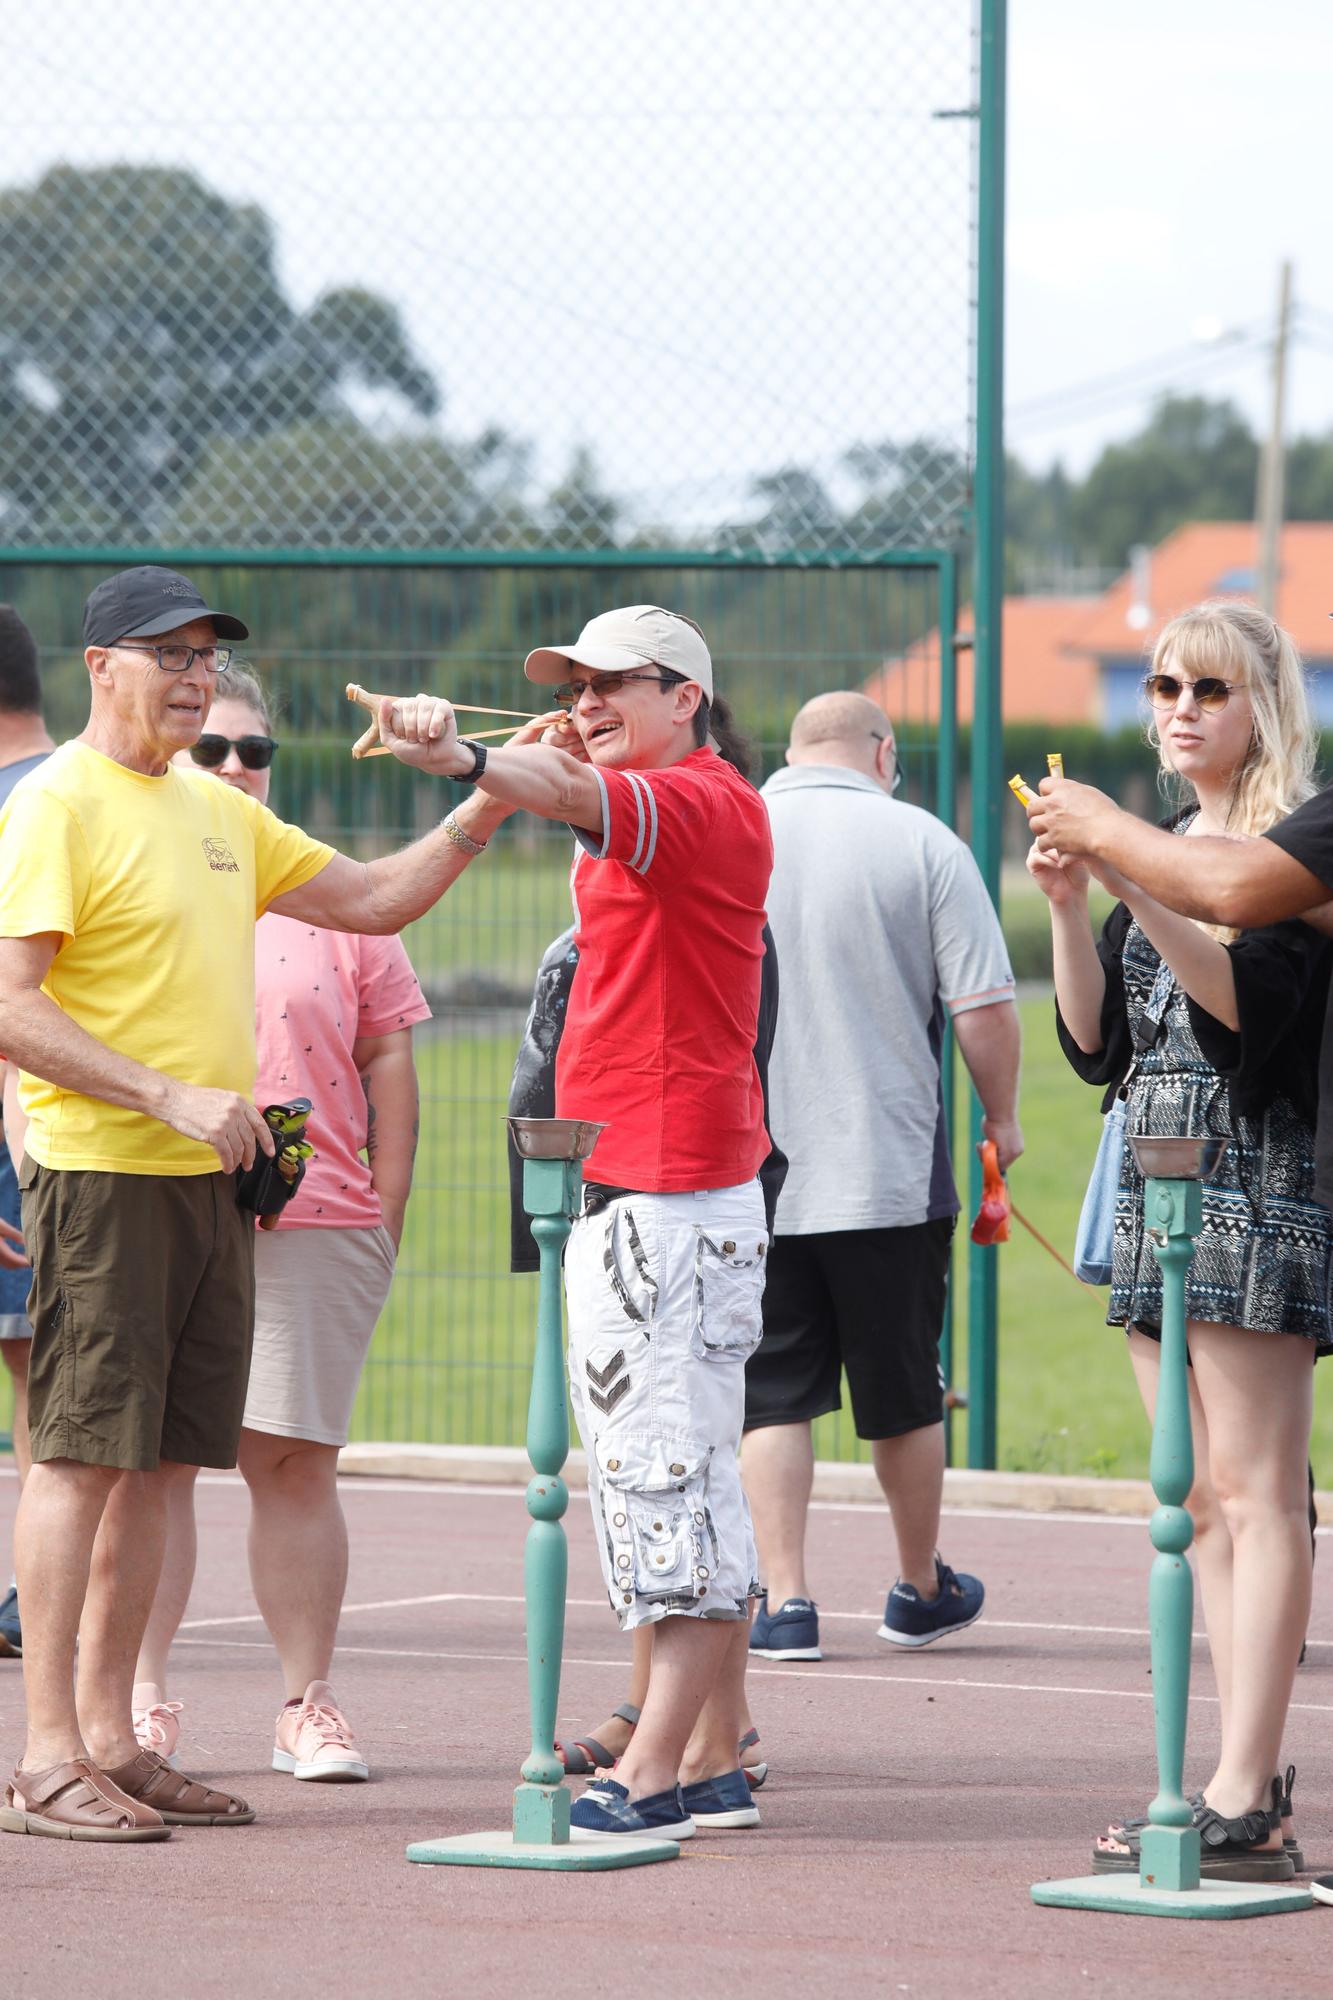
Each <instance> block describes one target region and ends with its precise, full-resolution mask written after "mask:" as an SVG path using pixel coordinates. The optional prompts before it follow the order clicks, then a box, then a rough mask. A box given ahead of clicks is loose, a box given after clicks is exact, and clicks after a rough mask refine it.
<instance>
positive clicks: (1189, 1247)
mask: <svg viewBox="0 0 1333 2000" xmlns="http://www.w3.org/2000/svg"><path fill="white" fill-rule="evenodd" d="M1143 1219H1144V1224H1145V1227H1146V1229H1147V1232H1148V1237H1149V1240H1150V1242H1151V1243H1152V1247H1153V1254H1154V1256H1155V1257H1156V1259H1157V1261H1158V1263H1159V1264H1160V1265H1161V1267H1162V1357H1161V1367H1160V1370H1159V1374H1158V1380H1157V1407H1156V1415H1155V1417H1154V1421H1153V1431H1152V1456H1151V1458H1150V1460H1149V1476H1150V1478H1151V1480H1152V1490H1153V1492H1154V1494H1155V1495H1156V1497H1157V1502H1158V1505H1157V1509H1156V1512H1155V1513H1154V1514H1153V1517H1152V1522H1151V1526H1150V1529H1149V1532H1150V1534H1151V1535H1152V1544H1153V1547H1154V1548H1155V1549H1156V1551H1157V1554H1156V1555H1155V1556H1154V1557H1153V1565H1152V1573H1151V1576H1150V1577H1149V1581H1148V1627H1149V1632H1150V1635H1151V1646H1152V1699H1153V1719H1154V1721H1155V1723H1156V1728H1157V1796H1156V1798H1155V1799H1154V1800H1153V1802H1152V1804H1151V1805H1150V1806H1149V1808H1148V1820H1149V1824H1148V1825H1147V1826H1146V1827H1145V1828H1144V1830H1143V1839H1142V1847H1141V1850H1140V1862H1139V1881H1140V1882H1141V1883H1142V1885H1143V1886H1144V1888H1157V1889H1197V1888H1198V1886H1199V1835H1198V1832H1197V1831H1196V1829H1195V1828H1194V1827H1193V1826H1192V1825H1191V1824H1190V1806H1189V1801H1188V1799H1187V1798H1186V1797H1185V1785H1184V1771H1185V1729H1186V1724H1187V1722H1188V1717H1189V1699H1190V1641H1191V1637H1192V1634H1193V1630H1194V1576H1193V1572H1192V1571H1191V1569H1190V1566H1189V1562H1188V1560H1187V1559H1186V1555H1185V1551H1186V1550H1187V1549H1188V1547H1189V1545H1190V1543H1191V1542H1192V1541H1193V1539H1194V1523H1193V1521H1192V1520H1191V1519H1190V1516H1189V1510H1188V1508H1187V1507H1186V1505H1185V1501H1186V1498H1187V1497H1188V1494H1189V1490H1190V1487H1191V1486H1192V1485H1193V1484H1194V1444H1193V1439H1192V1438H1191V1436H1190V1403H1189V1373H1188V1358H1187V1354H1186V1346H1185V1273H1186V1271H1187V1270H1188V1269H1189V1264H1190V1259H1191V1258H1192V1257H1193V1255H1194V1239H1195V1237H1196V1236H1197V1235H1198V1233H1199V1230H1200V1229H1201V1227H1202V1226H1203V1189H1202V1187H1201V1185H1200V1183H1199V1182H1198V1181H1196V1180H1189V1181H1180V1180H1149V1181H1148V1182H1147V1183H1146V1184H1145V1186H1144V1190H1143Z"/></svg>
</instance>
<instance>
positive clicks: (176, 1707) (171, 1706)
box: [130, 1681, 185, 1771]
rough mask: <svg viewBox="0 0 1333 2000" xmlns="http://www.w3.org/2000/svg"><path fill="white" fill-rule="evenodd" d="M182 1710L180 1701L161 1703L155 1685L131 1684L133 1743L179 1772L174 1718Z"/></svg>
mask: <svg viewBox="0 0 1333 2000" xmlns="http://www.w3.org/2000/svg"><path fill="white" fill-rule="evenodd" d="M184 1706H185V1704H184V1702H180V1701H163V1699H162V1690H161V1688H160V1687H159V1686H158V1685H157V1682H156V1681H136V1682H135V1683H134V1693H133V1694H132V1695H131V1696H130V1709H131V1712H132V1714H133V1717H134V1740H135V1742H136V1743H137V1744H138V1746H139V1748H140V1749H141V1750H156V1752H157V1754H158V1756H159V1757H162V1758H165V1760H166V1762H167V1763H168V1764H170V1766H171V1768H172V1770H173V1771H177V1770H179V1769H180V1760H179V1758H178V1757H177V1755H176V1745H177V1743H178V1742H179V1741H180V1733H181V1726H180V1724H179V1722H178V1721H177V1720H176V1717H177V1716H178V1715H179V1714H180V1712H181V1710H182V1708H183V1707H184Z"/></svg>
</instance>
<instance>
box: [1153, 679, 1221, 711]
mask: <svg viewBox="0 0 1333 2000" xmlns="http://www.w3.org/2000/svg"><path fill="white" fill-rule="evenodd" d="M1186 688H1188V689H1189V691H1190V693H1191V695H1193V697H1194V700H1195V703H1196V705H1197V706H1198V707H1199V708H1201V709H1203V711H1204V713H1205V714H1206V715H1216V713H1217V711H1218V709H1219V708H1225V707H1226V705H1227V703H1228V702H1229V701H1230V699H1231V697H1232V695H1233V694H1239V693H1240V692H1241V688H1240V685H1239V683H1238V682H1236V681H1220V680H1216V679H1214V678H1213V676H1212V675H1206V676H1205V677H1204V679H1203V680H1201V681H1183V680H1181V679H1180V678H1179V676H1178V675H1176V674H1149V675H1148V676H1147V678H1146V680H1145V681H1144V683H1143V692H1144V693H1145V694H1146V695H1147V697H1148V699H1149V701H1150V702H1151V703H1152V705H1153V707H1154V708H1174V707H1175V705H1176V703H1177V702H1178V701H1179V700H1180V697H1181V695H1182V694H1183V693H1184V691H1185V689H1186Z"/></svg>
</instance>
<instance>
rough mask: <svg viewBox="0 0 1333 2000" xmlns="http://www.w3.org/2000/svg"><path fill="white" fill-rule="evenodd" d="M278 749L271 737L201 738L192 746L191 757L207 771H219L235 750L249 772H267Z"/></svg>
mask: <svg viewBox="0 0 1333 2000" xmlns="http://www.w3.org/2000/svg"><path fill="white" fill-rule="evenodd" d="M277 747H278V746H277V744H276V743H275V742H274V740H273V738H272V737H271V736H201V737H200V738H199V741H198V742H197V743H194V744H192V745H191V746H190V755H191V756H192V757H193V758H194V761H195V763H196V764H202V765H203V767H204V769H205V770H206V771H218V770H221V768H222V766H223V765H224V764H225V763H226V761H227V752H228V751H229V750H234V751H235V752H236V755H237V756H238V757H239V758H240V760H241V763H242V764H243V765H244V766H245V769H246V770H247V771H267V769H268V767H269V765H270V764H271V763H272V762H273V752H274V751H275V750H276V749H277Z"/></svg>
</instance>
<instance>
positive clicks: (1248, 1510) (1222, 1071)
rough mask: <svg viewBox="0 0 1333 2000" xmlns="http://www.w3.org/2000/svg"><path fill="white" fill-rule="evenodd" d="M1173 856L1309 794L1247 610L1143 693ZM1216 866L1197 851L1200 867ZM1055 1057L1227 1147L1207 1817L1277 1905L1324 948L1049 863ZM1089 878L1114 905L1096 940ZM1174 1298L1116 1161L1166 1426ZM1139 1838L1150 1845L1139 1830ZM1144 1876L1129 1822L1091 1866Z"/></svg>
mask: <svg viewBox="0 0 1333 2000" xmlns="http://www.w3.org/2000/svg"><path fill="white" fill-rule="evenodd" d="M1144 694H1145V699H1146V703H1147V706H1148V712H1149V717H1150V722H1149V731H1148V736H1149V741H1150V743H1151V744H1152V745H1153V746H1154V748H1155V749H1156V750H1157V753H1158V759H1159V763H1160V767H1161V775H1162V779H1163V781H1164V785H1165V788H1166V789H1168V790H1170V791H1172V792H1173V793H1174V794H1175V800H1176V805H1177V810H1176V812H1175V813H1174V814H1173V816H1172V817H1171V819H1170V820H1169V821H1167V822H1166V824H1167V825H1168V826H1169V828H1170V830H1171V831H1172V833H1173V834H1174V835H1175V837H1176V838H1178V839H1179V840H1182V841H1191V840H1194V839H1198V838H1205V839H1207V838H1208V837H1209V836H1212V837H1214V838H1215V837H1217V836H1219V835H1220V836H1230V837H1235V836H1254V835H1258V834H1262V833H1263V832H1265V831H1266V830H1267V829H1268V828H1270V827H1272V826H1273V825H1274V824H1275V823H1276V822H1277V821H1279V820H1281V819H1283V818H1285V817H1286V815H1287V814H1288V813H1290V812H1292V811H1294V810H1295V809H1296V807H1298V806H1299V805H1301V804H1302V803H1303V802H1304V801H1305V800H1306V799H1307V798H1309V797H1310V796H1311V794H1312V793H1313V791H1314V783H1313V776H1312V773H1313V767H1314V757H1315V747H1316V737H1315V730H1314V725H1313V722H1312V719H1311V715H1310V709H1309V703H1308V700H1307V697H1306V690H1305V679H1304V674H1303V671H1302V668H1301V662H1300V658H1299V655H1298V654H1297V651H1296V648H1295V646H1294V645H1293V643H1292V641H1291V638H1290V637H1289V635H1288V634H1287V633H1286V632H1284V631H1283V630H1282V629H1281V627H1279V626H1278V625H1276V624H1275V623H1274V622H1273V620H1272V619H1271V618H1269V617H1268V615H1267V614H1266V613H1265V612H1262V611H1260V610H1258V609H1256V608H1255V607H1254V606H1252V605H1247V604H1243V603H1240V602H1237V601H1232V600H1223V601H1215V602H1209V603H1205V604H1201V605H1198V606H1196V607H1195V608H1194V609H1192V610H1190V611H1186V612H1184V613H1182V614H1181V615H1180V616H1179V617H1177V618H1174V619H1172V620H1171V622H1170V623H1169V624H1168V625H1167V626H1166V627H1165V628H1164V630H1163V631H1162V634H1161V636H1160V638H1159V639H1158V641H1157V644H1156V646H1155V648H1154V650H1153V656H1152V662H1151V667H1150V670H1149V672H1148V674H1147V676H1146V678H1145V682H1144ZM1205 851H1206V850H1202V849H1201V850H1200V852H1201V854H1202V853H1203V852H1205ZM1028 869H1029V871H1030V873H1031V874H1032V876H1033V878H1034V880H1035V881H1036V882H1037V883H1038V884H1039V886H1040V887H1041V889H1042V890H1043V891H1044V893H1045V894H1046V896H1047V898H1048V900H1049V903H1050V909H1051V924H1052V932H1053V944H1054V963H1055V991H1056V1003H1057V1026H1058V1030H1059V1035H1060V1041H1061V1045H1062V1047H1063V1048H1064V1051H1065V1054H1066V1056H1067V1057H1068V1058H1069V1061H1070V1063H1071V1064H1072V1066H1073V1068H1074V1069H1075V1071H1076V1072H1077V1073H1078V1075H1079V1076H1081V1077H1082V1078H1083V1079H1084V1080H1085V1082H1088V1083H1092V1084H1098V1085H1101V1086H1102V1087H1103V1088H1104V1090H1105V1093H1106V1095H1105V1097H1104V1099H1103V1107H1104V1108H1106V1107H1108V1106H1109V1105H1110V1103H1111V1102H1112V1100H1113V1099H1114V1098H1115V1097H1116V1095H1117V1094H1118V1093H1123V1094H1124V1096H1125V1097H1126V1100H1127V1102H1126V1112H1127V1118H1126V1129H1127V1130H1128V1131H1131V1132H1152V1133H1157V1134H1162V1135H1179V1136H1191V1137H1201V1136H1205V1135H1214V1136H1222V1137H1226V1138H1227V1139H1228V1140H1229V1141H1230V1144H1229V1146H1228V1149H1227V1152H1226V1154H1225V1156H1224V1159H1223V1162H1222V1166H1221V1169H1220V1171H1219V1173H1218V1175H1217V1177H1216V1178H1215V1179H1214V1180H1213V1181H1211V1182H1207V1183H1205V1185H1204V1188H1203V1227H1202V1231H1201V1234H1200V1236H1199V1239H1198V1245H1197V1249H1196V1252H1195V1257H1194V1262H1193V1264H1192V1266H1191V1269H1190V1272H1189V1277H1188V1283H1187V1288H1186V1300H1185V1309H1186V1318H1187V1322H1188V1327H1187V1332H1188V1340H1189V1353H1190V1362H1191V1371H1190V1403H1191V1418H1192V1423H1193V1430H1194V1449H1195V1465H1196V1476H1195V1484H1194V1489H1193V1492H1192V1493H1191V1495H1190V1500H1189V1506H1190V1511H1191V1513H1192V1514H1193V1516H1194V1523H1195V1548H1196V1551H1197V1558H1198V1570H1199V1580H1200V1586H1201V1594H1202V1599H1203V1610H1204V1619H1205V1623H1206V1625H1207V1628H1208V1638H1209V1645H1210V1647H1211V1650H1212V1657H1213V1667H1214V1672H1215V1674H1216V1678H1217V1688H1218V1695H1219V1699H1220V1705H1221V1721H1222V1742H1221V1754H1220V1757H1219V1759H1218V1763H1217V1767H1216V1769H1215V1771H1214V1772H1213V1775H1212V1776H1211V1778H1210V1779H1209V1780H1208V1782H1207V1784H1206V1785H1205V1786H1204V1788H1203V1790H1202V1792H1201V1793H1199V1794H1196V1798H1195V1819H1196V1824H1198V1825H1199V1826H1200V1830H1201V1832H1202V1833H1203V1835H1204V1861H1203V1872H1204V1874H1205V1875H1206V1876H1207V1875H1212V1876H1220V1877H1226V1878H1228V1879H1232V1880H1254V1881H1275V1880H1283V1879H1286V1878H1288V1877H1290V1876H1291V1874H1292V1873H1293V1872H1294V1869H1295V1868H1296V1867H1298V1866H1300V1865H1301V1857H1300V1854H1299V1849H1298V1848H1297V1846H1296V1842H1295V1835H1294V1831H1293V1827H1292V1820H1291V1797H1290V1793H1291V1776H1292V1775H1293V1774H1292V1773H1291V1772H1290V1771H1288V1774H1287V1776H1286V1779H1285V1781H1284V1779H1283V1778H1282V1776H1281V1775H1280V1773H1281V1768H1282V1767H1281V1750H1282V1736H1283V1729H1284V1726H1285V1722H1286V1715H1287V1707H1288V1704H1289V1702H1290V1698H1291V1687H1292V1679H1293V1676H1294V1674H1295V1670H1296V1665H1297V1661H1298V1659H1299V1656H1300V1651H1301V1645H1302V1641H1303V1638H1304V1633H1305V1627H1306V1621H1307V1619H1308V1616H1309V1609H1310V1582H1311V1544H1310V1532H1309V1525H1308V1519H1307V1492H1306V1477H1307V1475H1306V1465H1307V1458H1308V1451H1309V1442H1310V1425H1311V1417H1312V1410H1313V1377H1314V1361H1315V1358H1316V1356H1317V1355H1318V1354H1320V1353H1325V1352H1328V1351H1330V1350H1331V1349H1333V1341H1330V1336H1329V1324H1328V1286H1329V1252H1330V1237H1329V1230H1330V1220H1329V1215H1328V1211H1327V1210H1326V1209H1325V1208H1324V1207H1323V1206H1322V1204H1321V1203H1320V1202H1319V1201H1318V1199H1317V1198H1316V1194H1315V1144H1314V1115H1315V1105H1316V1098H1317V1075H1316V1059H1317V1051H1318V1048H1319V1038H1320V1023H1321V1021H1322V1019H1323V1013H1324V1008H1325V1004H1326V1001H1327V995H1328V986H1329V970H1330V947H1329V945H1328V943H1327V942H1326V941H1325V940H1324V939H1322V938H1320V937H1319V936H1317V935H1316V933H1315V932H1314V931H1313V930H1311V929H1309V928H1307V927H1306V926H1305V925H1304V924H1302V923H1300V922H1287V923H1279V924H1273V925H1270V926H1268V927H1265V928H1262V929H1255V930H1247V931H1243V932H1239V933H1238V932H1236V931H1234V930H1228V929H1224V928H1222V927H1220V926H1217V925H1211V924H1203V923H1196V922H1194V921H1192V920H1191V919H1190V918H1187V917H1182V916H1178V915H1176V914H1175V913H1174V912H1172V911H1170V910H1168V909H1166V908H1164V907H1163V905H1162V904H1160V903H1158V902H1156V901H1154V900H1153V898H1152V897H1151V896H1149V895H1147V894H1146V893H1145V892H1144V891H1143V890H1142V889H1141V888H1139V886H1138V885H1137V884H1136V883H1134V882H1131V881H1129V880H1128V879H1127V878H1126V877H1125V876H1123V875H1121V874H1120V873H1119V872H1118V871H1117V870H1116V869H1115V868H1113V867H1111V866H1110V865H1109V864H1108V863H1106V862H1105V861H1102V860H1093V861H1091V862H1088V861H1084V860H1076V859H1073V858H1071V857H1069V856H1063V857H1062V856H1061V855H1060V854H1059V853H1058V852H1053V851H1051V850H1050V849H1049V848H1047V847H1044V846H1043V845H1041V844H1038V845H1035V846H1034V847H1033V848H1032V850H1031V852H1030V854H1029V855H1028ZM1090 869H1091V871H1092V873H1094V874H1095V875H1096V876H1097V877H1098V879H1099V880H1101V881H1102V882H1103V883H1104V884H1105V886H1106V887H1108V888H1110V889H1111V890H1112V892H1113V893H1114V894H1116V895H1118V896H1119V897H1120V899H1121V900H1120V901H1119V902H1118V903H1117V905H1116V907H1115V909H1114V910H1113V911H1112V912H1111V915H1110V917H1109V918H1108V919H1107V922H1106V924H1105V926H1104V928H1103V930H1102V933H1101V937H1100V939H1097V940H1094V938H1093V935H1092V930H1091V927H1090V924H1089V920H1088V901H1087V896H1088V882H1089V870H1090ZM1161 1314H1162V1287H1161V1274H1160V1271H1159V1269H1158V1266H1157V1264H1156V1260H1155V1258H1154V1256H1153V1253H1152V1248H1151V1245H1150V1243H1149V1242H1148V1241H1147V1239H1146V1236H1145V1233H1144V1224H1143V1181H1142V1177H1141V1175H1140V1174H1139V1171H1138V1168H1137V1166H1136V1165H1135V1163H1134V1160H1133V1157H1132V1155H1131V1153H1130V1151H1129V1149H1128V1148H1126V1149H1125V1153H1124V1158H1123V1163H1122V1166H1121V1171H1120V1186H1119V1191H1118V1194H1117V1198H1116V1213H1115V1238H1114V1251H1113V1259H1112V1274H1111V1296H1110V1304H1109V1308H1108V1311H1107V1324H1108V1325H1111V1326H1123V1327H1124V1328H1125V1330H1126V1333H1127V1335H1128V1342H1129V1351H1130V1359H1131V1361H1132V1364H1133V1367H1134V1373H1135V1376H1136V1379H1137V1382H1138V1386H1139V1390H1140V1393H1141V1394H1142V1397H1143V1401H1144V1404H1145V1406H1146V1408H1147V1410H1148V1413H1149V1416H1150V1417H1151V1415H1152V1411H1153V1407H1154V1404H1155V1400H1156V1391H1157V1380H1158V1365H1159V1358H1160V1337H1161ZM1139 1824H1141V1822H1139ZM1093 1866H1094V1868H1095V1869H1096V1870H1097V1871H1098V1872H1113V1871H1118V1870H1124V1871H1126V1872H1128V1871H1130V1870H1137V1868H1138V1841H1137V1831H1136V1825H1135V1823H1133V1822H1131V1823H1129V1824H1128V1825H1125V1824H1119V1825H1115V1826H1113V1827H1112V1828H1111V1830H1110V1831H1109V1832H1108V1833H1107V1834H1104V1835H1102V1836H1101V1837H1100V1838H1099V1839H1098V1840H1097V1841H1096V1843H1095V1845H1094V1848H1093Z"/></svg>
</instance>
